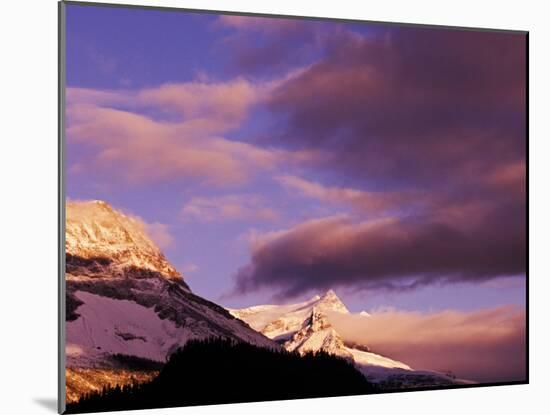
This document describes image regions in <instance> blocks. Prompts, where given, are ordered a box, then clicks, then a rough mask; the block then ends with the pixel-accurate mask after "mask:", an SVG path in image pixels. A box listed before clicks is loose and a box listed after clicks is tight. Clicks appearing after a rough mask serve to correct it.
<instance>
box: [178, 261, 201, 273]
mask: <svg viewBox="0 0 550 415" xmlns="http://www.w3.org/2000/svg"><path fill="white" fill-rule="evenodd" d="M198 270H199V266H198V265H197V264H194V263H192V262H189V263H187V264H184V265H183V267H182V270H181V272H182V273H183V274H190V273H194V272H197V271H198Z"/></svg>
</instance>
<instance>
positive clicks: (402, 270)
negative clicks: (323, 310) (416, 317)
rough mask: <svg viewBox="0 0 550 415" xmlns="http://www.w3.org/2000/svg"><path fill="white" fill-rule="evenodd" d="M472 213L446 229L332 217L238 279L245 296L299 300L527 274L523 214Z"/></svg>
mask: <svg viewBox="0 0 550 415" xmlns="http://www.w3.org/2000/svg"><path fill="white" fill-rule="evenodd" d="M467 212H468V214H467V217H466V219H467V220H464V221H463V222H461V221H460V220H456V218H455V217H453V216H447V217H448V218H449V220H447V221H445V220H444V219H443V218H444V217H445V214H443V215H441V216H442V217H441V219H439V220H434V219H431V218H427V217H415V218H412V217H408V218H404V219H403V218H402V219H397V218H392V219H382V220H377V221H367V222H362V223H354V222H352V221H350V220H349V219H348V218H345V217H332V218H325V219H320V220H313V221H309V222H306V223H303V224H300V225H298V226H296V227H294V228H292V229H289V230H287V231H283V232H277V233H272V234H267V235H264V236H263V237H259V239H258V240H256V241H255V242H254V243H253V246H252V256H251V261H250V263H249V264H248V265H247V266H245V267H243V268H241V269H240V270H239V271H238V273H237V277H236V280H237V290H238V291H240V292H248V291H254V290H257V289H261V288H271V289H274V290H275V291H277V292H278V295H279V296H281V297H293V296H296V295H299V294H302V293H305V292H308V291H310V290H316V291H320V290H325V289H327V288H331V287H337V286H346V285H347V286H354V287H355V288H356V289H391V290H406V289H413V288H416V287H419V286H423V285H427V284H433V283H436V282H444V283H446V282H458V281H470V282H480V281H485V280H488V279H491V278H496V277H499V276H504V275H520V274H522V273H524V272H525V266H526V250H525V246H526V245H525V244H526V240H525V234H524V231H523V229H524V223H523V221H522V216H521V211H518V212H516V214H515V215H510V214H511V213H513V208H510V207H509V206H503V207H502V208H498V209H492V208H491V209H488V210H485V209H484V208H483V207H477V206H474V207H473V208H472V207H470V206H468V207H467ZM472 215H476V216H477V217H476V218H473V217H471V216H472ZM455 221H456V222H455Z"/></svg>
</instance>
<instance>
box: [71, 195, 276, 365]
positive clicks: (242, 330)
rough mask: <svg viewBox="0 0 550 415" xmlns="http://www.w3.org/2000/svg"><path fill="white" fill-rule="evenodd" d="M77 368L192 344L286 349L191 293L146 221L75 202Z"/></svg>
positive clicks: (161, 355)
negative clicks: (210, 341)
mask: <svg viewBox="0 0 550 415" xmlns="http://www.w3.org/2000/svg"><path fill="white" fill-rule="evenodd" d="M66 234H67V235H66V240H67V243H66V248H67V256H66V257H67V263H66V287H67V289H66V310H67V317H66V320H67V322H66V338H67V341H66V355H67V366H69V367H112V366H113V365H114V364H115V363H114V361H113V356H114V355H116V354H123V355H130V356H135V357H139V358H146V359H150V360H155V361H160V362H163V361H164V360H165V359H166V357H167V355H168V354H170V353H171V352H172V351H174V350H175V349H176V348H177V347H179V346H182V345H183V344H185V342H187V341H188V340H189V339H201V338H207V337H225V338H230V339H234V340H237V341H243V342H248V343H252V344H255V345H259V346H262V347H271V348H279V347H280V346H279V345H278V344H277V343H275V342H273V341H272V340H270V339H269V338H267V337H266V336H264V335H263V334H260V333H258V332H257V331H255V330H253V329H251V328H250V327H249V326H248V325H247V324H245V323H244V322H242V321H241V320H239V319H236V318H235V317H234V316H232V315H231V314H230V313H229V312H227V310H225V309H224V308H223V307H220V306H218V305H217V304H214V303H212V302H210V301H208V300H205V299H204V298H201V297H199V296H198V295H196V294H194V293H193V292H191V290H190V289H189V287H188V286H187V284H185V282H184V281H183V279H182V278H181V275H180V274H179V273H178V272H177V270H176V269H175V268H174V267H173V266H172V265H171V264H170V263H169V262H168V261H167V260H166V258H165V257H164V255H163V254H162V253H161V251H160V250H159V249H158V248H157V247H156V245H155V244H154V243H153V242H152V241H151V239H150V238H149V237H148V236H147V234H146V233H145V230H144V228H143V226H142V225H141V224H140V222H139V220H138V219H135V218H133V217H131V216H128V215H125V214H123V213H121V212H119V211H117V210H116V209H113V208H112V207H111V206H109V205H108V204H107V203H105V202H101V201H93V202H70V203H68V205H67V232H66Z"/></svg>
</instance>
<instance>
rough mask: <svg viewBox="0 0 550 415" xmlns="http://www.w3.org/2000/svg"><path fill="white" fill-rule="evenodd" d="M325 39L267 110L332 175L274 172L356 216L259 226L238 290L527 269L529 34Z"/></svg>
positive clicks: (480, 276)
mask: <svg viewBox="0 0 550 415" xmlns="http://www.w3.org/2000/svg"><path fill="white" fill-rule="evenodd" d="M323 42H324V50H325V54H324V56H323V57H322V58H321V59H320V60H318V61H317V62H316V63H314V64H312V65H311V66H310V67H308V68H306V69H305V70H303V71H302V72H301V73H299V74H297V75H296V76H295V77H293V78H291V79H289V80H288V81H286V82H282V83H280V84H279V85H278V86H277V87H276V88H274V90H273V92H272V94H270V95H269V97H268V100H267V107H268V108H269V109H270V110H271V111H272V114H273V116H274V117H276V119H277V122H278V124H277V125H278V126H281V127H282V128H280V129H279V130H278V131H280V134H279V135H277V136H276V137H275V138H276V139H277V140H278V142H279V143H281V142H282V143H285V144H286V145H287V147H288V148H296V149H301V150H304V149H306V150H307V149H317V150H320V151H323V152H324V154H329V156H328V158H327V159H322V160H320V162H319V164H318V165H317V166H316V167H317V168H318V170H319V171H322V172H323V174H322V175H321V176H317V177H323V178H326V179H328V180H330V181H331V182H332V183H334V182H336V183H339V185H338V186H331V185H326V184H323V183H321V182H317V181H308V180H305V179H303V178H301V177H297V176H292V175H287V176H279V177H278V181H279V182H280V183H281V184H283V185H285V186H287V187H289V188H293V189H296V190H298V191H299V192H300V193H301V194H303V195H305V196H308V197H313V198H317V199H319V200H321V201H325V202H329V203H340V204H348V205H350V206H352V207H353V208H354V210H355V213H356V216H355V217H356V219H355V220H353V221H352V220H351V219H350V218H347V217H329V218H324V219H319V220H312V221H307V222H305V223H302V224H298V225H296V226H294V227H293V228H290V229H286V230H283V231H279V232H274V233H270V234H265V235H264V236H263V237H261V236H260V237H258V238H257V239H256V242H255V243H253V244H252V247H251V258H250V261H249V263H248V264H247V265H245V266H243V267H242V268H241V269H240V270H239V271H238V272H237V275H236V281H237V291H240V292H247V291H254V290H258V289H262V288H272V289H274V290H276V291H277V292H278V293H279V295H280V296H283V297H285V296H295V295H298V294H302V293H305V292H306V291H308V290H313V289H314V290H324V289H328V288H331V287H334V286H338V285H340V286H353V287H356V288H357V289H395V290H403V289H413V288H415V287H418V286H422V285H426V284H434V283H447V282H454V281H471V282H481V281H487V280H490V279H493V278H496V277H500V276H503V275H516V276H517V275H523V274H524V273H525V270H526V227H525V224H526V198H525V196H526V192H525V189H526V180H525V178H526V168H525V159H526V154H525V142H526V136H525V125H526V118H525V93H526V73H525V57H526V50H525V37H524V36H522V35H519V34H510V33H500V32H499V33H496V32H469V31H458V30H446V29H441V30H439V29H438V30H434V29H425V28H417V27H414V28H413V27H408V28H396V27H392V28H389V29H386V28H376V29H374V28H373V30H372V31H371V33H370V35H369V36H362V35H359V34H357V33H352V32H350V31H346V30H335V31H332V32H330V34H329V35H328V36H326V37H325V38H324V39H323ZM365 189H368V191H367V190H365ZM361 212H362V213H363V214H359V215H357V213H361ZM372 213H377V214H378V215H377V216H376V218H377V220H366V218H371V219H372Z"/></svg>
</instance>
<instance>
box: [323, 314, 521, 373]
mask: <svg viewBox="0 0 550 415" xmlns="http://www.w3.org/2000/svg"><path fill="white" fill-rule="evenodd" d="M330 319H331V322H332V324H333V325H334V327H335V329H336V330H337V331H338V333H340V334H341V335H342V337H343V338H344V340H346V341H349V342H355V343H359V344H366V345H368V346H369V348H370V349H371V350H372V351H373V352H375V353H376V352H379V353H383V354H384V355H387V356H390V357H392V358H394V359H397V360H401V361H403V362H406V363H407V364H409V365H410V366H412V367H414V368H415V369H428V370H435V371H440V372H448V371H451V372H452V373H454V374H455V375H456V376H457V377H459V378H462V379H470V380H474V381H478V382H505V381H514V380H517V381H519V380H525V379H526V360H525V353H526V332H525V324H526V316H525V311H524V310H521V309H519V307H515V306H503V307H498V308H492V309H484V310H476V311H470V312H459V311H441V312H437V313H420V312H409V311H396V310H387V311H382V312H376V313H373V314H371V316H370V317H363V316H359V315H343V314H339V313H331V314H330Z"/></svg>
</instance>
